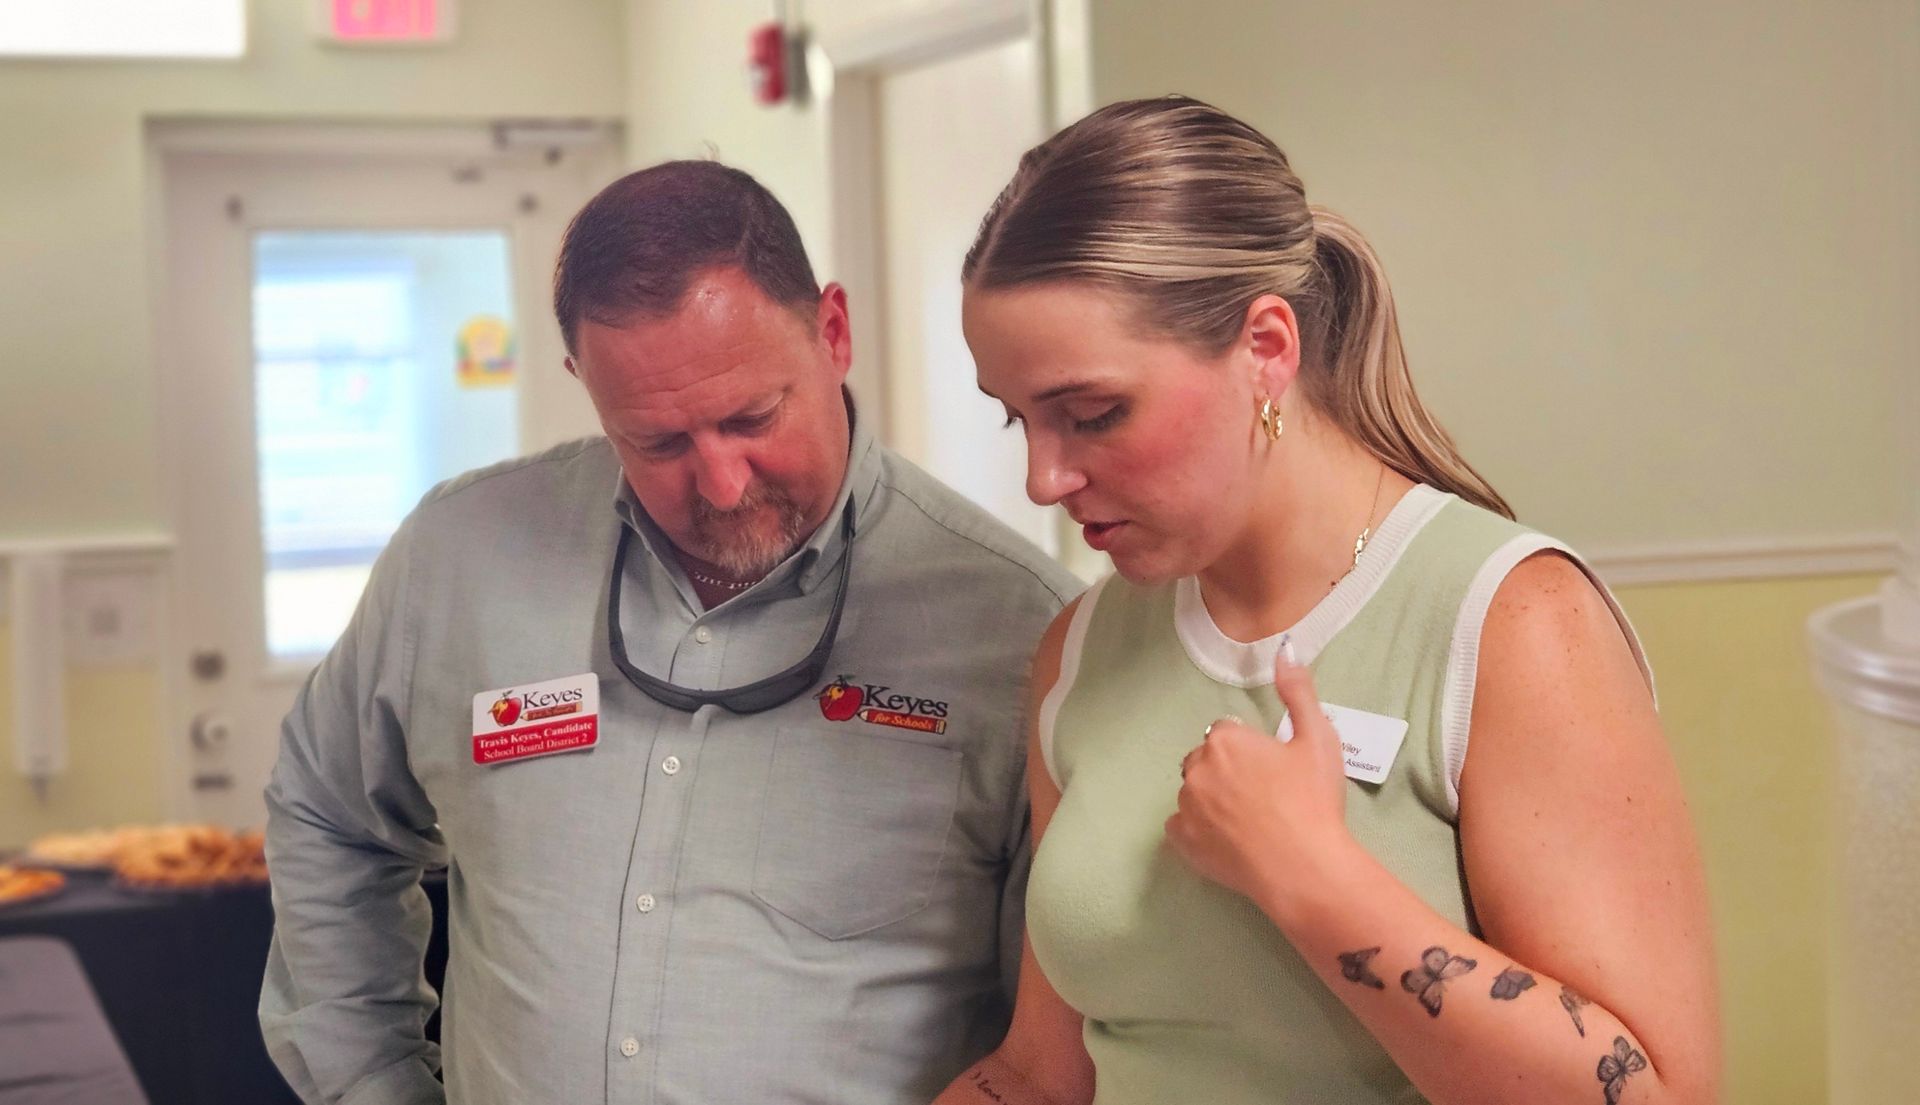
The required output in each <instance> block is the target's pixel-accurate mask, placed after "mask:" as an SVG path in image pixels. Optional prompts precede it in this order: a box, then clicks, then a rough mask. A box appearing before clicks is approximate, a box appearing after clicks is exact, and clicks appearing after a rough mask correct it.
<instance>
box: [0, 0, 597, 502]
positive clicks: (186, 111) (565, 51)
mask: <svg viewBox="0 0 1920 1105" xmlns="http://www.w3.org/2000/svg"><path fill="white" fill-rule="evenodd" d="M307 7H308V6H307V5H306V4H304V3H294V2H290V0H256V2H255V3H253V4H252V5H251V16H252V18H253V26H252V29H251V45H250V48H249V54H248V56H247V57H246V58H245V59H242V60H239V61H232V62H218V61H215V62H204V61H194V62H187V61H170V62H77V61H23V60H18V59H0V150H4V151H5V155H4V158H0V396H3V397H4V401H0V472H3V473H5V478H4V479H0V537H20V536H51V537H70V536H75V535H80V534H97V533H118V532H122V531H127V530H142V529H144V530H156V529H163V528H164V522H165V519H164V518H163V513H164V508H163V504H162V489H161V484H160V480H159V476H158V474H157V471H156V462H157V459H158V458H157V456H156V452H157V448H158V444H157V439H156V426H155V408H156V404H155V399H154V387H155V383H154V377H153V371H152V363H153V359H152V348H151V345H152V343H151V339H150V329H151V312H150V307H149V302H150V294H151V291H152V288H151V282H150V279H149V274H148V271H147V264H148V260H149V258H148V248H149V237H148V233H149V223H148V206H147V205H148V204H149V203H150V202H151V199H152V197H151V194H150V189H151V185H152V180H151V171H150V167H149V165H148V164H147V161H146V149H145V144H144V143H145V139H144V134H143V125H144V122H145V120H147V119H150V118H155V117H187V116H204V117H232V118H248V119H272V120H294V119H388V120H434V119H439V120H444V119H488V118H496V117H513V116H548V117H567V116H592V117H597V118H616V117H618V116H620V115H621V114H622V113H623V112H624V110H625V109H626V106H627V101H626V90H625V72H626V61H627V59H626V57H625V53H624V50H623V44H624V42H625V41H626V40H625V21H626V13H625V6H624V4H623V2H622V0H543V2H542V3H539V4H531V3H524V2H520V0H468V2H467V3H465V4H463V5H462V6H461V21H460V28H459V34H458V37H457V38H456V39H455V40H454V41H453V42H452V43H450V44H448V45H447V46H445V47H442V48H434V49H426V50H418V51H415V50H359V51H343V50H337V49H332V48H327V47H324V46H321V45H319V44H318V43H315V42H313V41H312V40H311V39H310V38H309V37H308V34H307V30H306V24H305V18H306V14H307Z"/></svg>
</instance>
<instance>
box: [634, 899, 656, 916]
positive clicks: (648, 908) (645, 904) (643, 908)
mask: <svg viewBox="0 0 1920 1105" xmlns="http://www.w3.org/2000/svg"><path fill="white" fill-rule="evenodd" d="M633 905H634V908H636V909H638V910H639V911H640V912H642V913H652V912H653V905H654V902H653V895H651V894H642V895H640V896H639V897H638V898H635V899H634V901H633Z"/></svg>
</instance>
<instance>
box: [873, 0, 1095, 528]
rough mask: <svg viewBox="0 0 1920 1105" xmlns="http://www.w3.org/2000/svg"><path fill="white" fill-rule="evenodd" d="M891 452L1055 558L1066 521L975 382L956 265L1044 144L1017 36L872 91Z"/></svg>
mask: <svg viewBox="0 0 1920 1105" xmlns="http://www.w3.org/2000/svg"><path fill="white" fill-rule="evenodd" d="M874 99H875V105H874V107H875V123H876V126H875V129H876V131H877V135H876V138H877V147H878V148H877V150H876V153H877V155H878V156H877V163H878V167H879V173H878V175H879V178H880V179H879V190H880V195H881V201H882V202H881V217H882V226H881V228H880V238H881V249H880V268H881V280H882V285H883V289H884V290H883V293H882V298H883V299H884V301H885V302H884V304H883V307H882V311H883V314H884V327H885V336H884V339H883V341H884V349H885V362H884V368H883V372H884V379H885V393H886V396H887V408H888V409H887V428H888V434H887V437H888V443H889V444H890V445H892V446H893V447H894V448H896V449H898V450H900V451H901V453H902V454H904V455H905V456H906V457H907V458H908V459H910V460H912V461H914V462H915V463H917V464H919V465H921V466H922V467H924V468H926V469H927V470H928V471H930V472H932V473H933V474H934V475H935V476H938V477H939V478H940V479H941V480H943V481H945V482H946V483H947V484H949V485H950V486H952V487H954V488H956V489H958V490H959V491H961V492H962V493H963V494H965V495H967V496H968V497H969V498H971V499H973V500H974V501H975V502H977V503H979V504H980V505H981V506H984V507H986V508H987V509H988V510H989V511H992V512H993V513H994V514H995V515H997V516H999V517H1000V518H1001V519H1002V520H1003V521H1005V522H1007V523H1008V524H1009V525H1011V526H1012V527H1013V528H1014V529H1016V530H1018V531H1019V532H1020V533H1021V534H1023V535H1024V536H1025V537H1026V538H1027V539H1028V540H1030V541H1032V542H1033V543H1034V544H1036V545H1038V546H1040V547H1041V548H1042V549H1045V550H1046V551H1047V552H1049V553H1053V554H1056V555H1057V554H1058V553H1059V551H1060V548H1059V546H1060V541H1059V537H1060V531H1061V527H1060V523H1059V514H1058V512H1057V511H1054V510H1047V509H1042V508H1040V507H1037V506H1035V505H1033V503H1032V502H1030V501H1028V499H1027V497H1026V490H1025V489H1026V474H1027V460H1026V444H1025V441H1024V440H1023V439H1022V437H1021V435H1020V431H1019V430H1018V429H1017V428H1011V429H1010V428H1007V427H1006V414H1005V411H1004V410H1003V409H1002V408H1001V406H1000V404H999V403H997V402H995V401H994V400H992V399H988V398H987V397H986V396H985V395H982V394H981V393H980V391H979V390H978V388H976V387H975V384H974V371H973V357H972V355H971V354H970V353H969V352H968V351H967V346H966V342H965V340H964V339H963V338H962V337H961V333H960V264H961V261H962V260H963V259H964V258H965V257H966V253H967V249H968V247H969V246H971V245H972V244H973V237H974V234H975V233H976V232H977V231H978V230H979V228H980V218H981V216H982V215H984V214H986V211H987V207H988V205H989V204H991V203H992V202H993V199H994V197H995V196H997V195H999V193H1000V189H1001V188H1003V187H1005V186H1006V183H1007V181H1008V180H1009V179H1010V178H1011V177H1012V176H1013V170H1014V168H1015V166H1016V165H1018V164H1019V161H1020V155H1021V154H1023V153H1025V152H1026V151H1027V149H1028V148H1029V147H1031V146H1033V145H1034V144H1035V143H1037V142H1039V141H1040V139H1041V138H1043V137H1044V136H1045V129H1044V122H1043V120H1042V115H1041V108H1042V100H1041V94H1040V68H1039V59H1038V52H1037V48H1036V47H1035V45H1034V43H1033V40H1032V39H1031V38H1018V39H1014V40H1012V41H1007V42H1002V43H1000V44H998V45H994V46H989V47H985V48H982V49H976V50H971V51H968V52H965V53H962V54H958V55H957V56H952V57H948V58H946V59H944V60H941V61H936V62H933V63H930V64H924V65H918V66H914V67H911V68H905V69H895V70H889V71H887V72H886V73H884V74H883V75H882V76H881V77H880V78H879V79H878V81H876V88H875V97H874Z"/></svg>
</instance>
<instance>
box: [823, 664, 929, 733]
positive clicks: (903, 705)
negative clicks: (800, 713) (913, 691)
mask: <svg viewBox="0 0 1920 1105" xmlns="http://www.w3.org/2000/svg"><path fill="white" fill-rule="evenodd" d="M849 678H850V677H849V676H845V675H843V676H841V677H840V678H838V679H835V680H834V681H833V682H831V683H829V684H827V685H826V686H824V687H822V688H820V693H819V694H817V695H814V696H813V697H814V699H815V701H817V702H819V703H820V716H821V717H824V718H826V719H827V720H828V721H852V720H853V719H854V718H856V717H857V718H859V719H860V720H861V721H864V722H868V723H869V724H872V725H891V726H894V727H895V728H898V729H913V730H916V731H918V732H922V733H944V732H946V731H947V704H946V703H945V702H942V701H940V700H938V699H934V698H917V697H915V696H913V695H910V694H898V693H896V692H895V691H894V689H893V688H892V687H889V686H887V685H886V684H884V683H863V684H855V683H850V682H848V679H849Z"/></svg>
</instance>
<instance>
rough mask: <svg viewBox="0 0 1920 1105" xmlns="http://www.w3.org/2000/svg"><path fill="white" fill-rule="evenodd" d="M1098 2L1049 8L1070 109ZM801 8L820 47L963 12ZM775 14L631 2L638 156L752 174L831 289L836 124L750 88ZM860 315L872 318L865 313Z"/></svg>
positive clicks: (721, 1)
mask: <svg viewBox="0 0 1920 1105" xmlns="http://www.w3.org/2000/svg"><path fill="white" fill-rule="evenodd" d="M1091 2H1092V0H1053V2H1052V3H1050V4H1049V5H1048V13H1049V22H1050V30H1049V36H1050V50H1049V53H1050V55H1051V57H1052V59H1053V61H1052V64H1053V66H1054V69H1055V79H1054V85H1055V93H1054V95H1055V98H1056V100H1058V101H1060V102H1062V103H1066V102H1071V101H1075V100H1077V99H1078V98H1080V97H1081V95H1082V94H1081V93H1079V92H1078V91H1077V89H1076V86H1075V82H1084V81H1086V80H1088V79H1089V77H1088V74H1087V69H1086V63H1087V57H1086V54H1085V50H1084V41H1085V35H1086V29H1085V23H1086V22H1087V18H1088V17H1087V11H1088V10H1089V5H1090V3H1091ZM793 6H794V8H795V9H796V10H797V11H798V13H799V14H798V18H800V19H802V20H804V22H805V23H806V25H807V26H808V28H809V30H810V31H811V32H812V34H813V36H814V40H815V41H816V42H819V41H831V40H832V39H834V38H835V37H836V36H844V35H846V34H848V33H849V32H853V31H855V30H856V29H858V28H861V27H865V26H870V25H871V24H872V23H873V22H874V21H876V20H885V19H887V18H889V17H894V16H901V15H908V14H912V13H914V12H928V11H934V10H937V9H940V8H947V7H952V6H953V4H952V0H931V2H929V0H812V2H811V3H799V2H796V3H795V4H794V5H793ZM771 10H772V9H771V8H770V6H769V5H768V4H767V3H766V2H765V0H705V2H703V3H701V4H698V5H695V4H685V3H677V2H675V0H630V10H629V19H628V35H629V44H630V47H631V49H630V56H631V59H632V67H631V71H630V72H629V74H628V80H627V93H628V112H627V128H628V134H629V141H628V147H627V148H628V153H629V156H630V158H631V160H632V162H633V164H634V165H635V166H644V165H650V164H653V163H654V162H656V161H661V160H665V159H667V158H675V157H706V156H709V155H712V156H717V157H718V158H719V159H720V160H722V161H725V162H727V163H728V164H731V165H734V166H737V167H738V168H741V169H745V170H746V171H748V172H750V173H752V174H753V175H754V176H756V177H758V178H759V180H760V181H761V183H763V184H765V185H766V186H767V187H768V188H769V189H771V190H772V191H773V193H774V194H775V195H776V196H778V197H780V201H781V202H782V203H784V204H785V205H786V207H787V209H788V210H789V211H791V212H792V213H793V219H794V222H795V223H796V224H798V226H799V228H800V234H801V237H802V238H804V239H805V241H806V245H807V252H808V254H809V255H810V256H811V257H812V259H813V262H814V268H815V271H816V274H817V275H818V276H819V277H820V278H821V279H822V280H823V281H824V280H831V279H834V267H833V257H832V253H831V250H830V249H829V246H828V233H829V225H828V210H827V204H828V196H827V165H826V132H825V126H824V112H822V110H821V109H820V107H819V105H818V104H817V103H816V104H812V105H808V106H804V107H795V106H791V105H786V106H780V107H774V108H768V107H763V106H761V105H759V104H756V103H754V101H753V97H752V95H751V93H750V90H749V87H748V83H747V75H746V68H745V67H746V50H747V35H748V33H749V32H750V31H751V30H752V29H753V28H754V27H756V26H758V25H760V24H762V23H764V22H766V21H767V19H768V18H769V14H770V12H771ZM930 122H934V121H931V120H930ZM982 213H983V214H984V212H982ZM955 278H956V279H958V274H956V276H955ZM852 306H853V309H854V310H856V311H857V310H860V309H861V306H860V304H857V303H856V304H853V305H852ZM855 355H856V356H858V351H857V350H856V351H855Z"/></svg>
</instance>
